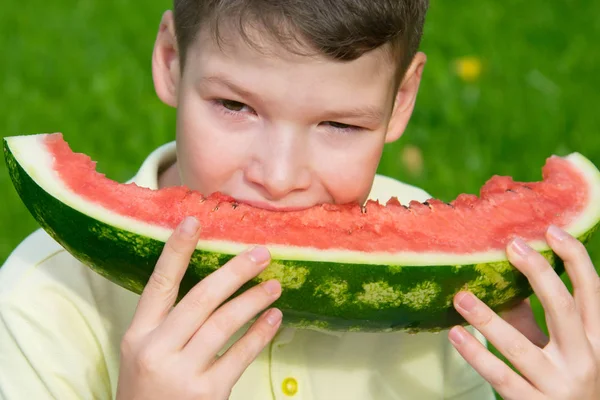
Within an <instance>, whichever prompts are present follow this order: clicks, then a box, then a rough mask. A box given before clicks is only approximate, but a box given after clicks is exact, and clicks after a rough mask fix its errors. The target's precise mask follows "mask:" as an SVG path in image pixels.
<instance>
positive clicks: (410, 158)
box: [400, 144, 423, 175]
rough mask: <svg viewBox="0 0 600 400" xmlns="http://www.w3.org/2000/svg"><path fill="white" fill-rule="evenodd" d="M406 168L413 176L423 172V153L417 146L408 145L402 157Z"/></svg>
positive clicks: (403, 150)
mask: <svg viewBox="0 0 600 400" xmlns="http://www.w3.org/2000/svg"><path fill="white" fill-rule="evenodd" d="M400 157H401V160H402V164H403V165H404V168H405V169H406V170H407V171H408V172H409V173H410V174H412V175H421V173H422V172H423V153H422V152H421V149H420V148H418V147H417V146H414V145H411V144H407V145H406V146H404V148H403V149H402V153H401V155H400Z"/></svg>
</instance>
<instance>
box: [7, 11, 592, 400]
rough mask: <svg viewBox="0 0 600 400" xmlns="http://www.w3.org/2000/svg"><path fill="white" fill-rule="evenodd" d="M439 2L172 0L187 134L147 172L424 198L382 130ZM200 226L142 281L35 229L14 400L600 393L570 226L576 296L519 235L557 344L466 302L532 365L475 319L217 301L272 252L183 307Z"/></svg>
mask: <svg viewBox="0 0 600 400" xmlns="http://www.w3.org/2000/svg"><path fill="white" fill-rule="evenodd" d="M426 8H427V2H426V1H425V0H404V1H402V0H397V1H383V0H375V1H374V0H337V1H333V0H311V1H292V0H287V1H286V0H284V1H273V2H271V1H266V0H264V1H259V0H237V1H234V0H229V1H227V0H213V1H208V0H205V1H192V0H176V1H175V11H174V14H173V13H171V12H166V13H165V15H164V16H163V20H162V22H161V24H160V29H159V33H158V37H157V40H156V44H155V49H154V54H153V77H154V83H155V87H156V92H157V94H158V96H159V97H160V98H161V100H162V101H163V102H165V103H166V104H168V105H170V106H173V107H177V140H176V146H175V145H173V144H168V145H166V146H164V147H162V148H160V149H158V150H157V151H156V152H154V153H153V154H151V155H150V156H149V158H148V159H147V160H146V161H145V163H144V164H143V165H142V167H141V168H140V171H139V173H138V174H137V176H136V177H135V178H134V181H135V182H136V183H138V184H139V185H142V186H147V187H151V188H158V187H165V186H170V185H179V184H186V185H188V186H189V187H191V188H193V189H196V190H199V191H201V192H204V193H210V192H214V191H217V190H218V191H222V192H225V193H227V194H229V195H232V196H234V197H236V198H238V199H239V200H240V201H244V202H247V203H250V204H253V205H255V206H257V207H265V208H273V209H301V208H306V207H310V206H312V205H315V204H317V203H323V202H332V203H347V202H354V201H358V202H364V201H365V200H366V199H367V198H378V199H381V200H387V198H389V197H391V196H398V197H399V198H400V200H401V201H402V202H403V203H406V202H408V201H409V200H411V199H417V200H421V201H422V200H426V199H427V198H428V197H429V196H428V195H427V194H426V193H424V192H423V191H421V190H419V189H417V188H413V187H410V186H408V185H404V184H402V183H400V182H396V181H393V180H391V179H389V178H384V177H380V176H376V174H375V172H376V168H377V164H378V162H379V159H380V156H381V153H382V148H383V145H384V143H386V142H391V141H394V140H397V139H398V138H399V137H400V136H401V134H402V133H403V131H404V129H405V127H406V124H407V123H408V120H409V118H410V115H411V113H412V109H413V106H414V103H415V99H416V96H417V91H418V87H419V84H420V80H421V74H422V71H423V67H424V64H425V56H424V55H423V54H422V53H419V52H417V47H418V44H419V41H420V36H421V31H422V24H423V21H424V17H425V12H426ZM201 229H202V228H201V227H200V226H199V225H198V222H197V221H196V220H195V219H194V218H192V217H190V218H186V219H185V220H184V221H183V222H182V224H181V225H180V226H179V227H178V228H177V229H176V231H175V232H174V234H173V235H172V237H171V238H170V239H169V241H168V243H167V244H166V245H165V249H164V252H163V254H162V255H161V258H160V260H159V261H158V263H157V265H156V267H155V270H154V273H153V275H152V277H151V279H150V281H149V282H148V285H147V286H146V288H145V290H144V293H143V294H142V295H141V296H136V295H134V294H132V293H130V292H127V291H125V290H124V289H121V288H119V287H116V286H115V285H113V284H111V283H110V282H108V281H107V280H105V279H103V278H101V277H99V276H98V275H96V274H94V273H93V272H91V271H90V270H89V269H88V268H87V267H85V266H83V265H81V264H80V263H79V262H77V261H76V260H74V259H73V258H72V257H71V256H69V255H68V254H67V253H66V252H65V251H64V250H62V249H61V248H60V247H59V246H58V245H57V244H56V243H55V242H53V241H52V240H51V239H50V238H49V237H48V236H47V235H46V234H44V233H43V232H40V231H38V232H36V233H35V234H33V235H32V236H30V237H29V238H28V239H26V240H25V241H24V242H23V243H22V244H21V245H20V246H19V247H18V248H17V249H16V250H15V252H14V253H13V254H12V255H11V257H10V258H9V260H7V263H6V265H5V266H4V267H3V268H2V269H1V270H0V321H1V324H0V362H1V364H2V371H3V372H2V375H1V376H0V393H1V394H2V397H3V398H8V399H17V398H18V399H24V398H27V399H43V398H53V397H54V398H59V399H69V398H77V399H79V398H84V399H91V398H94V399H102V398H111V397H113V396H116V397H117V398H119V399H163V398H177V399H188V398H189V399H192V398H193V399H225V398H231V399H261V400H262V399H284V398H286V399H287V398H296V399H324V400H329V399H360V400H368V399H376V400H386V399H420V400H421V399H477V400H480V399H492V398H493V393H492V391H491V386H492V385H493V386H494V387H495V388H496V389H497V390H498V391H499V392H500V393H501V394H502V395H503V396H505V398H507V399H516V398H523V399H542V398H544V399H546V398H557V399H558V398H560V399H570V398H573V399H574V398H577V399H588V398H589V399H591V398H598V397H599V396H600V390H599V386H600V385H599V383H598V382H599V379H598V366H599V364H600V363H599V359H600V356H599V354H600V299H599V296H600V291H598V288H599V287H600V284H599V279H598V276H597V274H596V273H595V271H594V269H593V266H592V265H591V262H590V261H589V258H588V257H587V253H586V252H585V250H584V249H583V247H582V246H580V245H579V244H577V242H576V241H574V240H573V239H572V238H570V237H568V236H566V235H565V234H564V232H562V231H560V230H557V229H551V230H549V235H548V241H549V243H550V244H551V245H552V246H553V248H554V249H555V251H556V252H557V253H558V254H559V255H560V256H561V257H563V258H564V259H565V261H566V264H567V270H568V271H569V274H570V275H571V278H572V280H573V283H574V286H575V288H576V297H575V299H573V298H572V297H571V296H570V295H569V293H568V292H567V291H566V288H565V287H564V285H562V284H561V282H560V279H559V278H558V276H556V274H554V273H553V272H552V271H551V269H550V268H549V266H548V265H547V264H545V261H544V260H543V258H542V257H541V256H540V255H539V254H537V253H534V252H532V251H531V250H529V249H528V248H527V247H526V246H525V245H524V244H523V243H522V242H520V241H518V240H516V241H515V242H514V243H513V244H512V245H511V246H510V247H509V249H508V254H509V256H510V258H511V260H512V261H513V263H514V264H515V265H516V266H517V267H519V268H520V269H521V270H522V271H523V272H524V273H525V274H526V275H527V276H528V277H529V279H530V280H531V282H532V285H533V286H534V288H535V289H536V292H537V293H538V295H539V296H540V298H541V300H542V302H543V304H544V306H545V307H546V311H547V313H548V314H547V315H548V316H549V325H550V330H551V334H552V340H551V341H549V342H548V339H547V338H545V337H544V336H543V335H542V334H541V332H540V331H539V329H538V328H537V327H536V326H535V324H534V321H533V319H532V316H531V314H530V313H528V308H527V306H526V305H523V306H520V307H517V308H516V309H515V311H514V312H513V313H512V316H513V317H514V318H513V320H514V321H517V322H518V323H517V322H515V325H516V326H517V328H518V330H517V329H514V328H512V327H511V326H510V325H508V324H507V323H506V322H505V321H504V320H501V319H500V318H498V317H497V316H496V315H495V314H493V313H491V312H490V310H489V309H487V308H486V307H485V305H483V304H481V303H480V302H478V300H477V299H475V298H474V297H472V296H469V295H468V294H466V293H460V294H458V295H457V297H456V302H455V306H456V308H457V310H459V312H461V314H462V315H464V316H465V318H466V319H467V320H468V321H469V322H470V323H471V324H473V325H474V326H475V328H477V329H479V330H481V332H482V333H483V334H484V335H485V336H486V337H488V338H489V339H491V340H492V342H493V343H494V344H495V345H496V346H497V347H498V348H499V349H500V351H502V352H504V353H505V354H506V355H507V357H508V358H509V359H510V361H511V362H513V364H514V365H515V366H516V367H517V368H518V369H519V370H520V371H521V372H522V373H523V375H524V377H521V376H520V375H517V374H516V373H514V372H512V370H510V369H509V368H508V367H507V366H506V365H504V364H502V363H501V362H500V361H499V360H498V359H496V358H495V357H493V356H492V355H491V354H490V353H489V352H487V351H486V350H485V348H484V347H483V345H482V344H481V342H480V341H478V340H476V339H475V338H474V337H473V336H472V335H471V334H469V333H468V332H467V331H466V330H465V329H463V328H455V329H453V330H452V331H451V332H450V334H449V336H450V341H451V342H452V344H453V345H454V347H453V346H452V345H451V344H450V341H448V338H447V337H446V336H445V335H435V334H419V335H412V336H411V335H407V334H405V333H401V332H400V333H389V334H359V333H340V334H329V333H320V332H314V331H304V330H294V329H280V325H281V319H282V315H281V312H279V311H278V310H276V309H269V310H267V311H266V312H264V313H263V314H262V315H261V317H259V318H258V319H257V321H256V322H255V323H253V324H252V325H251V326H248V324H247V323H248V321H249V320H250V319H252V317H254V316H255V315H256V314H258V313H259V312H261V311H262V310H264V309H266V308H268V307H269V305H270V304H271V303H272V302H273V301H274V300H276V299H277V297H278V296H279V294H280V293H281V290H282V288H281V286H280V284H279V283H278V282H277V281H269V282H265V283H263V284H261V285H259V286H256V287H254V288H253V289H251V290H249V291H248V292H246V293H244V294H243V295H241V296H240V297H238V298H236V299H234V300H232V301H230V302H228V303H225V304H222V303H223V301H224V300H225V299H226V298H227V297H228V296H229V295H230V294H231V293H233V292H234V291H235V290H236V289H237V288H238V287H239V286H240V285H241V284H243V283H244V282H246V281H247V280H249V279H250V278H252V277H253V276H255V275H257V274H258V273H260V271H261V270H262V269H263V268H265V266H266V265H267V264H268V262H269V253H268V250H266V249H265V248H263V247H256V248H253V249H249V250H248V251H247V252H244V253H243V254H240V255H239V256H237V257H236V258H234V259H233V260H231V261H230V262H229V263H227V264H226V265H224V266H223V267H222V268H221V269H219V270H218V271H217V272H215V273H214V274H212V275H211V276H209V277H208V278H206V279H205V280H204V281H202V282H201V283H199V284H198V285H197V286H196V287H195V288H194V289H193V290H192V291H190V293H189V294H188V295H187V296H186V297H185V298H184V299H183V300H182V301H181V302H180V303H179V304H177V305H176V306H175V307H174V303H173V301H174V297H175V294H176V293H177V287H178V282H179V279H180V278H181V275H182V273H183V272H184V270H185V268H186V265H187V262H188V260H189V256H190V253H191V251H192V250H193V247H194V244H195V243H196V241H197V240H198V238H199V237H200V235H201ZM561 310H562V311H563V312H562V313H561ZM565 310H567V311H569V312H567V313H564V311H565ZM565 327H568V332H565ZM521 332H522V333H521ZM567 335H568V336H567ZM481 340H482V341H483V339H481ZM538 346H539V347H538ZM455 348H456V349H457V350H458V351H456V350H455ZM461 356H462V357H464V359H463V358H462V357H461ZM465 360H466V361H465ZM488 381H489V383H488ZM490 383H491V385H490Z"/></svg>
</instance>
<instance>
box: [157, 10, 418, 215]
mask: <svg viewBox="0 0 600 400" xmlns="http://www.w3.org/2000/svg"><path fill="white" fill-rule="evenodd" d="M427 3H428V0H310V1H306V0H175V7H174V13H171V12H167V13H165V15H164V16H163V20H162V22H161V25H160V30H159V33H158V37H157V40H156V44H155V50H154V55H153V75H154V81H155V87H156V91H157V93H158V95H159V97H160V98H161V99H162V100H163V101H164V102H165V103H166V104H169V105H171V106H174V107H177V154H178V157H177V158H178V161H177V162H178V169H179V172H180V176H181V179H182V180H183V183H184V184H186V185H188V186H190V187H191V188H193V189H196V190H199V191H201V192H203V193H211V192H214V191H221V192H224V193H226V194H229V195H231V196H233V197H236V198H237V199H240V200H242V201H247V202H250V203H254V204H256V205H259V206H261V205H262V206H271V207H275V208H304V207H309V206H312V205H314V204H317V203H346V202H356V201H358V202H362V201H364V200H365V199H366V197H367V195H368V193H369V191H370V188H371V184H372V182H373V178H374V175H375V173H376V169H377V166H378V163H379V160H380V157H381V154H382V150H383V145H384V143H386V142H391V141H394V140H396V139H398V138H399V137H400V136H401V135H402V133H403V131H404V129H405V127H406V124H407V123H408V120H409V118H410V115H411V113H412V110H413V106H414V101H415V98H416V95H417V91H418V88H419V83H420V79H421V72H422V68H423V65H424V63H425V56H424V55H423V54H422V53H418V52H417V48H418V45H419V42H420V39H421V32H422V28H423V21H424V18H425V13H426V9H427Z"/></svg>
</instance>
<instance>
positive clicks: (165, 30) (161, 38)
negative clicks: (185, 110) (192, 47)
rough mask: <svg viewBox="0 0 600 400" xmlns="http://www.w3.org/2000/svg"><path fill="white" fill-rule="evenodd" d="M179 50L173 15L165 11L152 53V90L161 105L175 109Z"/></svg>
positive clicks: (178, 78)
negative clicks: (161, 102)
mask: <svg viewBox="0 0 600 400" xmlns="http://www.w3.org/2000/svg"><path fill="white" fill-rule="evenodd" d="M180 73H181V72H180V69H179V49H178V48H177V38H176V36H175V24H174V21H173V13H172V12H171V11H170V10H169V11H166V12H165V13H164V14H163V16H162V20H161V21H160V26H159V29H158V35H157V37H156V42H155V43H154V51H153V52H152V78H153V80H154V90H155V91H156V94H157V95H158V97H159V98H160V99H161V100H162V101H163V103H165V104H167V105H169V106H171V107H177V88H178V87H179V80H180Z"/></svg>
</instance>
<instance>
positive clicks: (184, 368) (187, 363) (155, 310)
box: [117, 217, 281, 400]
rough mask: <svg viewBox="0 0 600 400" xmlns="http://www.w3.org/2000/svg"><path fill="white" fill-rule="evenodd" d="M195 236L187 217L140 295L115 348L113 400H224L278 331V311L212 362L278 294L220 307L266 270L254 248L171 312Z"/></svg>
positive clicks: (251, 295)
mask: <svg viewBox="0 0 600 400" xmlns="http://www.w3.org/2000/svg"><path fill="white" fill-rule="evenodd" d="M199 230H200V229H199V224H198V221H196V220H195V219H194V218H190V217H188V218H186V220H184V221H183V223H182V224H180V225H179V226H178V227H177V229H176V230H175V232H174V233H173V235H172V236H171V237H170V238H169V240H168V241H167V243H166V245H165V247H164V250H163V252H162V254H161V256H160V258H159V260H158V262H157V264H156V267H155V269H154V272H153V274H152V276H151V277H150V279H149V281H148V283H147V285H146V287H145V288H144V291H143V293H142V295H141V298H140V301H139V303H138V306H137V310H136V312H135V315H134V317H133V320H132V323H131V325H130V327H129V329H128V330H127V332H126V333H125V335H124V337H123V341H122V343H121V369H120V373H119V384H118V389H117V399H127V400H134V399H168V398H174V399H195V400H199V399H211V400H212V399H227V398H228V397H229V395H230V392H231V389H232V388H233V386H234V384H235V383H236V382H237V380H238V379H239V377H240V376H241V375H242V373H243V372H244V370H245V369H246V368H247V367H248V365H250V363H251V362H252V361H253V360H254V359H255V358H256V357H257V356H258V354H259V353H260V352H261V351H262V349H263V348H264V347H265V346H266V345H267V343H268V342H269V341H270V340H271V339H272V338H273V336H274V335H275V333H276V332H277V329H278V328H279V325H280V324H281V311H279V310H277V309H271V310H269V311H267V312H266V313H264V314H263V315H262V316H261V317H259V318H258V319H257V320H256V321H255V322H254V324H253V325H252V326H251V327H250V329H249V330H248V331H247V332H246V333H245V334H244V336H242V338H241V339H239V341H237V342H236V343H234V344H233V345H232V346H231V347H230V348H229V350H227V352H226V353H225V354H223V355H222V356H221V357H219V358H217V353H218V352H219V350H221V349H222V348H223V346H224V345H225V344H226V343H227V341H228V340H229V339H230V337H231V336H232V335H233V334H234V333H235V332H236V331H237V330H238V329H240V328H241V327H242V326H243V325H245V324H246V323H248V321H250V320H251V319H252V318H254V317H255V316H256V314H258V313H259V312H260V311H261V310H263V309H265V308H266V307H268V306H269V305H270V304H271V303H272V302H273V301H275V300H276V299H277V298H278V297H279V295H280V294H281V286H280V284H279V282H278V281H276V280H270V281H266V282H263V283H261V284H260V285H257V286H255V287H253V288H251V289H250V290H248V291H246V292H244V293H243V294H241V295H240V296H238V297H236V298H234V299H232V300H230V301H229V302H227V303H225V304H223V305H221V304H222V303H223V302H224V301H226V300H227V298H229V297H230V296H231V295H233V294H234V293H235V291H236V290H237V289H239V288H240V287H241V286H242V285H243V284H244V283H246V282H247V281H249V280H250V279H252V278H253V277H255V276H256V275H258V274H259V273H260V272H261V271H262V270H263V269H265V267H266V266H267V265H268V264H269V260H270V254H269V252H268V250H267V249H265V248H264V247H255V248H254V249H251V250H249V251H246V252H244V253H242V254H240V255H238V256H236V257H235V258H233V259H231V260H230V261H229V262H228V263H226V264H225V265H223V266H222V267H221V268H219V269H218V270H216V271H215V272H213V273H212V274H211V275H209V276H208V277H206V278H205V279H203V280H202V281H201V282H199V283H198V284H197V285H196V286H194V287H193V288H192V289H191V290H190V291H189V292H188V293H187V294H186V296H185V297H183V299H181V301H180V302H179V303H178V304H177V306H175V307H173V305H174V304H175V300H176V297H177V293H178V291H179V284H180V282H181V279H182V277H183V274H184V272H185V270H186V269H187V266H188V263H189V261H190V257H191V255H192V253H193V251H194V248H195V246H196V243H197V242H198V239H199V236H200V234H199Z"/></svg>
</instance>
